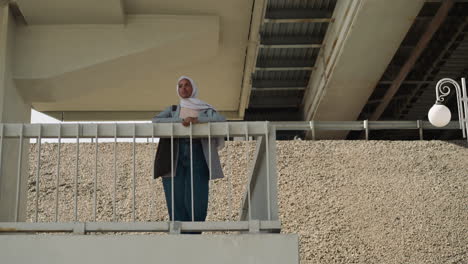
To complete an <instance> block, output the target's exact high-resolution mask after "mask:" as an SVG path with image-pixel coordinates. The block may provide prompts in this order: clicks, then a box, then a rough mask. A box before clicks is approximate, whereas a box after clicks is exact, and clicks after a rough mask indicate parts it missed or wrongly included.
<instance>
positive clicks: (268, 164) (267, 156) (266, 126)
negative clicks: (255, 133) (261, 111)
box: [265, 121, 271, 221]
mask: <svg viewBox="0 0 468 264" xmlns="http://www.w3.org/2000/svg"><path fill="white" fill-rule="evenodd" d="M268 137H269V130H268V121H267V122H265V152H266V174H267V209H268V220H269V221H271V203H270V199H271V196H270V153H269V146H268V144H269V142H268Z"/></svg>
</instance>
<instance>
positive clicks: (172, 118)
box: [152, 105, 226, 180]
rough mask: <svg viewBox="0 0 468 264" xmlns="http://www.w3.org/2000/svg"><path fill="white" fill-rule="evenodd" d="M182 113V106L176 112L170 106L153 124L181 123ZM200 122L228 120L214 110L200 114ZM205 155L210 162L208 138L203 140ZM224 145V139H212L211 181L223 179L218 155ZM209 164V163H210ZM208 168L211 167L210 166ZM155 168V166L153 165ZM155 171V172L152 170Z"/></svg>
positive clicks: (175, 145) (176, 147)
mask: <svg viewBox="0 0 468 264" xmlns="http://www.w3.org/2000/svg"><path fill="white" fill-rule="evenodd" d="M179 113H180V105H178V106H177V109H176V110H175V111H172V106H169V107H168V108H166V109H165V110H164V111H162V112H161V113H159V114H158V115H156V116H155V117H153V118H152V122H153V123H181V122H182V118H180V117H179ZM198 121H199V122H200V123H208V122H224V121H226V118H224V116H222V115H220V114H219V113H218V112H216V110H214V109H205V110H202V111H200V112H199V113H198ZM201 143H202V148H203V154H204V156H205V160H206V161H207V162H208V160H209V144H208V139H207V138H202V139H201ZM223 144H224V138H212V139H211V168H209V169H210V170H211V179H212V180H213V179H219V178H223V177H224V174H223V169H222V167H221V162H220V160H219V155H218V147H219V146H222V145H223ZM178 151H179V148H178V140H177V139H174V152H175V153H174V156H175V157H174V159H175V160H174V176H175V175H176V169H177V159H178V157H179V156H178ZM208 164H209V163H208ZM208 164H207V166H208V167H209V165H208ZM153 166H154V164H153ZM152 171H154V170H152ZM163 177H171V173H169V174H167V175H164V176H163Z"/></svg>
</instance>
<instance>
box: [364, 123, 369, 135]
mask: <svg viewBox="0 0 468 264" xmlns="http://www.w3.org/2000/svg"><path fill="white" fill-rule="evenodd" d="M364 129H365V130H366V140H369V120H367V119H366V120H364Z"/></svg>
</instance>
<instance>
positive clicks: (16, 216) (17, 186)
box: [15, 124, 23, 222]
mask: <svg viewBox="0 0 468 264" xmlns="http://www.w3.org/2000/svg"><path fill="white" fill-rule="evenodd" d="M22 156H23V124H21V129H20V142H19V158H18V175H17V176H18V179H17V180H16V206H15V211H16V212H15V222H18V219H19V199H20V184H21V166H22V163H21V161H22Z"/></svg>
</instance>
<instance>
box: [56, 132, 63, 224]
mask: <svg viewBox="0 0 468 264" xmlns="http://www.w3.org/2000/svg"><path fill="white" fill-rule="evenodd" d="M61 143H62V124H61V123H59V124H58V146H57V147H58V150H57V178H56V186H55V222H58V212H59V186H60V144H61Z"/></svg>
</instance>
